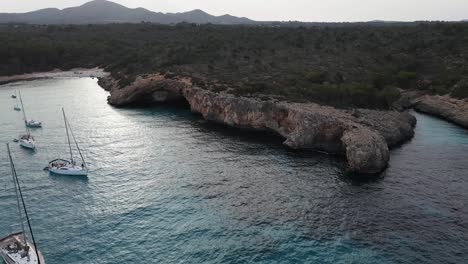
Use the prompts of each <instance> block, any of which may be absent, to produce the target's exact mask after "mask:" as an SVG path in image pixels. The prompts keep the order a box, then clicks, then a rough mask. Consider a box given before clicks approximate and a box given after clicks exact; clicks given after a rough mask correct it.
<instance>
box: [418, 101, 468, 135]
mask: <svg viewBox="0 0 468 264" xmlns="http://www.w3.org/2000/svg"><path fill="white" fill-rule="evenodd" d="M413 105H414V106H413V107H414V109H416V110H417V111H420V112H423V113H427V114H430V115H434V116H437V117H441V118H443V119H445V120H448V121H451V122H453V123H455V124H458V125H460V126H462V127H465V128H468V101H466V100H459V99H455V98H452V97H449V96H439V95H435V96H434V95H424V96H421V97H418V98H417V99H415V100H414V103H413Z"/></svg>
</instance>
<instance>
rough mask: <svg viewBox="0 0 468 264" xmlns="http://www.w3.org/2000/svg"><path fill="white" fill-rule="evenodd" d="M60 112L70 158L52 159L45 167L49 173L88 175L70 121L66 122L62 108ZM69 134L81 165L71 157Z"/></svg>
mask: <svg viewBox="0 0 468 264" xmlns="http://www.w3.org/2000/svg"><path fill="white" fill-rule="evenodd" d="M62 113H63V121H64V123H65V131H66V134H67V140H68V149H69V152H70V159H55V160H52V161H50V162H49V164H48V166H47V167H46V168H45V169H46V170H48V171H49V172H50V173H53V174H57V175H65V176H88V168H87V166H86V162H85V160H84V157H83V154H82V153H81V149H80V147H79V146H78V142H77V141H76V138H75V135H74V134H73V130H72V129H71V126H70V123H69V122H68V119H67V116H66V115H65V110H64V109H63V108H62ZM70 135H71V136H72V138H73V141H74V143H75V146H76V149H77V151H78V153H79V155H80V157H81V165H77V164H76V161H75V160H74V158H73V151H72V144H71V140H70Z"/></svg>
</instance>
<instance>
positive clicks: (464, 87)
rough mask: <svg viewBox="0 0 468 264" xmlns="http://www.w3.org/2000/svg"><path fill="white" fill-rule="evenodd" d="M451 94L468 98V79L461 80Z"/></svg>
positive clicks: (460, 97)
mask: <svg viewBox="0 0 468 264" xmlns="http://www.w3.org/2000/svg"><path fill="white" fill-rule="evenodd" d="M451 95H452V96H453V97H456V98H459V99H465V98H468V80H463V81H460V82H459V83H458V84H457V85H455V86H454V87H453V90H452V93H451Z"/></svg>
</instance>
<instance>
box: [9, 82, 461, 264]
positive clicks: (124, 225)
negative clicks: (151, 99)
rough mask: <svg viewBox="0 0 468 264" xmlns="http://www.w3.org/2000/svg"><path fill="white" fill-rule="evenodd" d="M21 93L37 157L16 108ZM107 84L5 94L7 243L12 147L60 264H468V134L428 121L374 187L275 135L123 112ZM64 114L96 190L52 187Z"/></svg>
mask: <svg viewBox="0 0 468 264" xmlns="http://www.w3.org/2000/svg"><path fill="white" fill-rule="evenodd" d="M15 89H20V90H21V92H22V94H23V100H24V102H25V105H26V111H27V112H26V113H27V115H28V117H30V118H36V119H40V120H41V121H42V122H43V123H44V127H43V128H42V129H36V130H33V135H34V136H35V138H36V141H37V144H38V149H37V151H36V152H31V151H28V150H25V149H22V148H20V147H19V145H17V143H13V139H14V138H16V137H17V136H18V134H19V133H21V132H23V131H24V127H23V123H22V113H21V112H16V111H14V110H13V106H14V99H12V98H10V95H11V94H12V93H13V91H14V90H15ZM107 95H108V94H107V92H105V91H104V90H102V89H101V88H100V87H99V86H98V85H97V84H96V80H93V79H90V78H82V79H50V80H39V81H32V82H22V83H13V84H8V85H3V86H0V143H1V145H0V235H6V234H8V233H9V232H12V231H15V230H18V228H19V225H18V223H19V222H18V220H17V214H16V206H15V196H14V191H13V184H12V183H11V176H10V171H9V170H10V168H9V166H8V163H7V156H6V148H5V145H4V143H6V142H11V143H10V144H11V148H12V152H13V153H12V154H13V157H14V160H15V164H16V167H17V172H18V176H19V178H20V181H21V183H22V186H23V192H24V196H25V200H26V203H27V206H28V209H29V212H30V215H31V219H32V224H33V228H34V231H35V236H36V240H37V241H38V245H39V247H40V250H41V251H42V252H43V254H44V256H45V259H46V261H47V263H48V264H78V263H96V264H98V263H99V264H104V263H106V264H107V263H109V264H110V263H112V264H114V263H379V264H385V263H468V207H467V206H468V204H467V203H468V132H467V130H464V129H461V128H459V127H457V126H455V125H453V124H450V123H447V122H445V121H442V120H439V119H435V118H432V117H429V116H426V115H421V114H416V113H415V115H416V117H417V119H418V125H417V127H416V135H415V137H414V139H413V140H412V141H411V142H409V143H407V144H405V145H403V146H401V147H400V148H398V149H395V150H394V151H393V152H392V154H391V162H390V167H389V169H388V170H387V171H386V172H385V173H383V174H382V175H381V176H380V177H378V178H377V179H374V180H367V181H363V180H356V179H353V178H350V177H349V176H346V175H345V173H344V168H345V166H344V162H343V160H340V159H338V158H335V157H333V156H327V155H324V154H317V153H307V152H296V151H291V150H288V149H286V148H285V147H283V146H282V145H281V140H280V139H279V138H276V137H274V136H269V135H264V134H257V133H252V132H243V131H239V130H237V129H229V128H226V127H223V126H220V125H214V124H211V123H207V122H205V121H203V120H202V119H201V118H200V117H199V116H197V115H194V114H192V113H191V112H190V111H189V110H188V109H183V108H176V107H167V106H165V107H162V106H160V107H154V108H146V109H117V108H113V107H111V106H109V105H108V104H107V103H106V97H107ZM61 107H65V110H66V112H67V115H68V118H69V120H70V122H71V125H72V127H73V130H74V132H75V134H76V137H77V139H78V141H79V142H80V146H81V147H82V149H83V151H84V154H85V156H86V159H87V162H88V163H89V167H90V169H91V173H90V175H89V177H88V178H87V179H82V178H73V177H63V176H53V175H49V174H48V173H47V172H45V171H43V170H42V169H43V168H44V166H46V165H47V163H48V161H50V160H52V159H55V158H67V157H68V154H67V141H66V135H65V129H64V123H63V120H62V116H61Z"/></svg>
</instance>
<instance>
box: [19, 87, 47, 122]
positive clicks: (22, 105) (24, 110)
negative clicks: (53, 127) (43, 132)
mask: <svg viewBox="0 0 468 264" xmlns="http://www.w3.org/2000/svg"><path fill="white" fill-rule="evenodd" d="M19 98H20V102H21V107H22V108H23V116H24V123H25V124H26V126H27V127H31V128H35V127H42V122H40V121H36V120H33V119H31V120H28V119H27V118H26V109H25V108H24V104H23V98H22V96H21V91H19Z"/></svg>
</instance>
